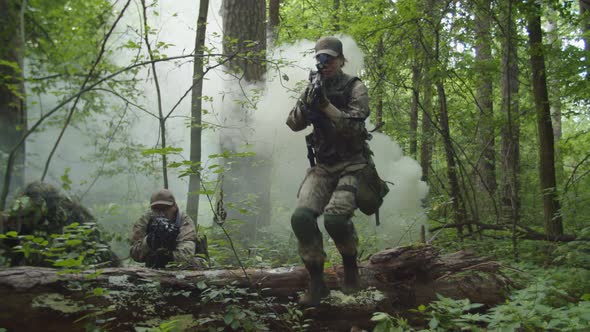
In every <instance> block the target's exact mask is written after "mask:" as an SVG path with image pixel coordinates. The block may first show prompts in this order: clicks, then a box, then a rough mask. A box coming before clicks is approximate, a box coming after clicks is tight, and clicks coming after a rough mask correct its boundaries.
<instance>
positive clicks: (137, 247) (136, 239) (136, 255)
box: [130, 211, 197, 265]
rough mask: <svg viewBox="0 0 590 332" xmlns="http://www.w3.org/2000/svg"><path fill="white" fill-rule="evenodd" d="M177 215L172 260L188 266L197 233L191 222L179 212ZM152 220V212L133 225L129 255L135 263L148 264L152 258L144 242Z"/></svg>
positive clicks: (192, 257)
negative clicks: (176, 232)
mask: <svg viewBox="0 0 590 332" xmlns="http://www.w3.org/2000/svg"><path fill="white" fill-rule="evenodd" d="M178 213H180V232H179V233H178V237H177V238H176V249H175V250H174V251H173V252H172V258H173V260H174V261H175V262H177V263H180V264H183V263H188V264H190V263H191V262H192V260H193V259H194V255H195V243H196V241H197V232H196V231H195V225H194V223H193V220H192V219H191V218H190V217H189V216H188V215H186V214H184V213H181V212H180V211H178ZM152 218H153V214H152V212H151V211H148V212H147V213H145V214H144V215H142V216H141V217H140V218H139V220H137V222H135V224H134V225H133V230H132V232H131V249H130V254H131V258H133V259H134V260H135V261H137V262H146V263H150V262H149V260H150V257H152V256H153V255H152V254H153V252H152V250H151V249H150V248H149V246H148V245H147V242H146V238H147V234H146V233H147V227H148V224H149V222H150V220H151V219H152ZM148 265H149V264H148Z"/></svg>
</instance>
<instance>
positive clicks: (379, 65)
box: [375, 36, 387, 127]
mask: <svg viewBox="0 0 590 332" xmlns="http://www.w3.org/2000/svg"><path fill="white" fill-rule="evenodd" d="M376 52H377V56H376V57H375V67H376V68H375V70H376V72H377V75H375V76H376V78H377V80H376V81H375V92H376V93H375V97H376V99H377V107H376V108H375V126H378V127H381V125H382V123H383V98H384V97H385V91H384V89H383V85H384V82H383V78H384V77H386V75H387V73H386V72H385V69H384V68H383V67H384V66H383V61H384V60H383V59H384V58H383V57H384V55H385V48H384V46H383V36H381V37H380V38H379V41H378V42H377V51H376Z"/></svg>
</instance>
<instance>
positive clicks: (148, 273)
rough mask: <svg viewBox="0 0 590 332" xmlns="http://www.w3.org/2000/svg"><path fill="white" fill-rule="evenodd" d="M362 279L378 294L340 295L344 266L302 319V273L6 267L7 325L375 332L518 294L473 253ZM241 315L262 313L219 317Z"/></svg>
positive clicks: (376, 271)
mask: <svg viewBox="0 0 590 332" xmlns="http://www.w3.org/2000/svg"><path fill="white" fill-rule="evenodd" d="M244 272H245V273H244ZM360 274H361V279H362V284H363V286H364V287H366V288H367V289H368V290H366V291H363V292H360V293H359V294H358V295H355V296H352V297H350V296H345V295H343V294H342V293H340V292H338V291H337V290H338V289H339V279H340V278H342V275H343V271H342V267H341V266H337V267H335V268H334V269H327V271H326V281H327V284H328V286H329V287H330V289H332V290H333V291H332V292H331V296H330V297H329V298H328V299H327V300H326V301H325V302H323V303H322V304H321V305H320V306H318V307H317V308H312V309H308V310H305V311H304V313H303V314H302V315H299V314H293V313H294V312H295V313H297V311H295V310H294V308H295V306H294V304H293V301H294V300H295V299H296V297H297V292H300V291H302V290H304V289H305V286H306V284H307V278H308V276H307V272H306V271H305V270H304V269H303V268H301V267H282V268H276V269H246V270H245V271H243V270H204V271H186V270H182V271H178V270H176V271H174V270H153V269H147V268H143V267H125V268H105V269H103V270H100V271H81V272H78V273H67V274H61V273H60V271H59V270H57V269H52V268H42V267H15V268H5V269H0V298H1V299H2V300H1V302H0V327H1V328H6V329H8V330H9V331H13V330H14V331H36V330H43V331H78V330H84V329H85V326H86V325H87V324H89V323H90V324H92V325H99V326H101V327H105V328H108V330H113V331H119V330H120V331H128V330H133V328H134V327H137V326H146V327H148V326H154V324H155V326H157V324H159V323H160V322H161V321H162V320H164V321H170V320H178V322H177V323H178V324H184V325H182V326H183V328H187V329H190V328H192V329H193V330H199V329H197V328H196V326H204V325H207V324H209V325H208V326H222V327H223V326H224V324H227V325H231V324H232V323H233V324H238V325H234V327H235V326H238V327H240V326H241V327H244V326H246V325H245V324H246V323H249V322H248V320H250V321H252V320H254V319H259V320H260V321H261V322H263V323H264V324H265V326H266V327H267V328H268V329H269V330H273V331H276V330H291V327H290V326H293V325H297V324H300V323H303V322H304V321H305V319H311V326H310V329H311V330H321V331H325V330H329V331H340V330H350V329H351V327H352V326H356V327H359V328H365V329H370V328H371V322H370V317H371V315H372V313H373V312H376V311H383V312H388V313H390V314H398V315H402V316H404V313H406V312H407V310H408V309H410V308H416V307H417V306H418V305H420V304H427V303H429V302H431V301H433V300H436V294H441V295H443V296H446V297H451V298H469V299H470V300H471V301H472V302H474V303H483V304H485V305H487V306H493V305H496V304H498V303H501V302H503V301H504V299H505V294H506V291H507V290H508V288H509V287H510V280H508V279H507V278H505V277H504V276H503V275H502V273H501V271H500V265H499V264H497V263H495V262H493V261H490V260H488V259H485V258H481V257H477V256H475V255H474V254H473V253H471V252H467V251H460V252H456V253H453V254H450V255H443V256H441V255H440V253H439V251H438V250H437V249H436V248H434V247H432V246H426V245H424V246H409V247H398V248H394V249H387V250H384V251H381V252H378V253H376V254H374V255H372V256H371V257H370V259H369V260H368V261H367V262H363V263H362V264H360ZM227 286H230V287H227ZM224 287H225V288H224ZM244 290H247V292H245V291H244ZM207 299H208V300H207ZM232 306H233V307H232ZM235 308H238V309H239V308H242V309H248V310H251V312H254V313H256V314H250V315H246V316H245V317H241V315H236V317H234V321H238V320H240V321H239V322H237V323H235V322H234V321H232V320H231V319H232V317H230V318H225V319H228V320H227V321H225V322H224V321H223V319H222V318H219V317H225V316H224V315H221V316H220V314H226V313H227V312H228V311H231V310H230V309H235ZM244 312H246V313H248V312H250V311H247V310H244ZM211 317H217V318H219V320H220V321H217V320H215V319H212V318H211ZM240 317H241V318H240ZM343 317H345V319H343ZM239 324H242V325H239Z"/></svg>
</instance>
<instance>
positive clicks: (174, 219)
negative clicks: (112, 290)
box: [130, 189, 206, 269]
mask: <svg viewBox="0 0 590 332" xmlns="http://www.w3.org/2000/svg"><path fill="white" fill-rule="evenodd" d="M202 243H203V242H202V241H199V239H198V238H197V232H196V230H195V225H194V223H193V220H192V219H191V217H189V216H188V215H187V214H184V213H182V212H181V211H180V209H179V208H178V205H177V204H176V199H175V198H174V195H172V192H170V190H168V189H161V190H158V191H156V192H154V193H153V194H152V197H151V199H150V210H149V211H148V212H146V213H145V214H144V215H142V216H141V217H140V218H139V220H137V222H136V223H135V224H134V225H133V230H132V232H131V250H130V252H131V258H133V259H134V260H135V261H137V262H145V265H146V266H147V267H152V268H158V269H160V268H164V267H166V265H167V264H168V263H170V262H174V263H176V265H177V266H178V267H181V268H193V269H199V268H202V267H204V266H206V261H205V260H204V259H202V258H200V257H197V256H195V252H196V251H197V245H198V244H202Z"/></svg>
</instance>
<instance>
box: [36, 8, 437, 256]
mask: <svg viewBox="0 0 590 332" xmlns="http://www.w3.org/2000/svg"><path fill="white" fill-rule="evenodd" d="M157 6H158V8H157V10H158V12H159V15H158V16H152V17H150V22H149V23H150V27H151V28H153V29H156V30H157V31H158V33H157V35H155V36H151V38H153V39H152V40H153V41H154V42H157V41H162V42H165V43H166V44H171V46H170V47H169V48H168V49H167V50H166V52H165V53H166V54H167V55H169V56H172V55H179V54H190V53H191V52H192V50H193V49H194V40H195V31H196V28H195V27H196V20H197V14H198V1H196V0H190V1H187V0H184V1H161V2H158V4H157ZM220 7H221V0H215V1H211V2H210V8H209V18H208V26H207V39H206V46H207V47H209V48H211V49H214V50H217V51H216V52H217V53H221V37H220V36H221V34H222V33H221V29H222V28H221V27H222V25H221V18H220V16H219V9H220ZM137 18H138V13H135V14H133V15H129V16H128V17H127V20H128V21H127V22H128V23H129V24H131V23H133V24H136V25H137ZM339 37H340V38H341V40H342V42H343V47H344V48H343V50H344V54H345V57H346V58H347V60H348V62H347V63H346V65H345V67H344V71H345V72H347V73H349V74H352V75H360V74H361V71H362V67H363V57H364V56H363V53H362V51H361V50H360V48H359V47H358V46H357V45H356V44H355V42H354V41H353V40H352V38H350V37H348V36H339ZM122 42H123V43H124V42H125V41H122ZM313 46H314V42H313V41H301V42H298V43H295V44H293V45H285V46H280V47H279V48H276V49H272V50H269V58H270V59H271V62H275V61H277V60H278V59H282V60H286V61H288V62H289V63H290V64H289V65H287V66H284V67H281V68H280V71H277V70H276V68H275V67H274V66H269V70H268V73H267V76H266V82H264V83H265V84H261V85H257V86H244V85H241V86H240V85H238V84H236V82H235V80H233V79H232V78H231V77H228V76H226V75H225V74H224V73H223V71H222V70H213V71H211V72H209V73H208V74H207V76H206V81H205V83H204V89H203V95H204V96H208V97H210V98H211V100H212V101H211V102H209V101H207V100H205V101H204V102H203V109H204V110H206V112H207V113H208V114H206V115H204V117H203V121H204V122H209V123H213V124H216V125H221V126H224V129H222V130H212V129H207V130H204V131H203V140H202V151H203V152H202V156H203V158H202V163H203V164H204V165H206V166H207V165H211V164H213V163H216V161H211V160H208V158H207V156H208V155H210V154H213V153H217V152H219V146H220V144H219V143H220V141H219V140H220V135H222V134H223V137H224V139H231V140H233V142H232V144H233V145H234V146H238V147H239V146H243V145H244V144H246V143H248V144H251V150H252V151H254V152H257V153H259V154H260V155H263V156H270V158H272V165H273V168H272V174H269V177H270V178H271V183H272V187H271V201H272V204H273V207H272V217H273V218H272V219H271V220H273V222H275V223H281V224H284V225H285V226H287V225H289V221H288V216H289V214H290V212H291V211H292V209H293V206H294V203H295V196H296V193H297V190H298V187H299V184H300V182H301V180H302V179H303V176H304V173H305V170H306V169H307V167H308V166H309V164H308V160H307V158H306V154H307V151H306V146H305V140H304V136H305V135H306V134H307V133H308V132H309V129H308V130H305V131H303V132H297V133H295V132H292V131H291V130H290V129H289V128H288V127H287V126H286V125H285V120H286V118H287V115H288V113H289V111H290V110H291V107H292V106H293V105H294V103H295V100H296V98H297V97H298V95H299V93H300V91H301V87H302V86H303V85H302V84H303V83H304V82H306V81H307V78H308V75H309V71H310V69H313V68H314V64H315V62H314V59H313V53H312V49H313ZM131 53H132V52H129V54H123V56H124V58H123V57H122V58H118V59H117V63H118V64H120V65H124V64H126V63H129V58H130V56H131ZM213 64H215V62H211V63H210V65H213ZM150 70H151V69H148V68H145V69H144V70H143V72H142V75H143V76H142V77H147V76H148V74H149V71H150ZM157 70H158V75H159V79H160V86H161V91H162V94H163V108H164V112H165V113H167V112H168V111H170V109H171V108H172V107H173V106H174V105H175V104H176V103H177V102H178V100H179V99H180V98H181V97H182V95H183V94H184V93H185V92H186V91H187V89H188V88H189V87H190V86H191V84H192V72H193V66H192V62H189V61H188V60H187V61H184V62H180V63H166V62H163V63H158V65H157ZM242 84H245V83H244V82H242ZM257 89H261V91H260V93H262V94H261V96H260V99H259V100H258V101H257V102H256V104H257V108H256V109H254V108H252V107H249V110H248V112H251V117H248V119H251V120H252V121H250V120H248V122H244V121H243V118H242V117H239V116H235V114H234V113H233V112H236V111H235V110H236V102H235V101H236V100H237V99H242V100H243V96H244V91H245V92H246V95H248V96H250V97H252V94H253V92H252V91H253V90H254V91H255V90H257ZM139 93H140V94H143V97H144V98H145V99H144V100H143V102H142V104H143V105H145V106H146V108H148V109H149V110H150V111H151V112H152V113H157V108H156V105H157V103H156V91H155V88H154V84H153V82H152V81H146V82H145V84H144V85H143V91H139ZM130 116H132V117H134V120H133V123H134V126H133V128H132V130H131V134H132V135H133V136H134V139H135V140H137V141H140V142H143V143H144V144H146V145H147V146H151V147H157V144H158V142H159V139H158V124H157V121H156V120H155V119H154V118H152V117H150V116H145V115H144V114H143V113H141V112H139V111H137V110H135V111H133V112H132V113H131V115H130ZM189 119H190V94H189V96H188V98H185V99H184V101H182V102H181V103H180V104H179V105H178V109H177V110H176V111H175V112H174V113H173V116H172V117H171V118H170V119H169V120H168V122H167V130H168V133H167V134H168V135H167V139H168V143H169V145H171V146H175V147H181V148H183V153H182V154H181V155H180V156H177V157H172V158H171V159H173V160H177V161H181V160H183V159H184V160H188V159H189V147H190V129H189V128H188V126H187V123H188V122H189ZM368 128H372V125H368ZM81 136H82V137H83V136H84V133H83V132H76V131H75V129H73V128H70V129H69V131H68V132H67V136H66V138H65V139H64V141H63V143H62V145H61V146H60V149H59V150H58V155H57V158H56V160H55V161H54V163H53V164H52V169H53V170H54V171H53V175H52V178H53V179H58V178H59V176H60V174H62V172H63V169H64V168H65V167H67V166H72V173H71V177H72V179H73V181H74V187H75V189H76V184H78V188H77V189H78V190H79V191H84V188H85V187H86V186H87V185H88V179H87V177H88V174H89V172H88V169H90V168H95V167H96V165H92V164H83V165H79V164H78V163H79V158H80V154H81V153H82V152H83V150H82V149H81V148H80V146H79V144H80V140H79V139H78V138H79V137H81ZM51 137H52V136H51ZM51 139H52V138H49V139H48V138H47V137H45V139H39V140H38V141H36V142H32V143H29V146H28V147H27V149H29V151H33V152H35V153H36V154H38V155H40V156H41V159H42V156H44V155H45V154H44V152H42V151H44V150H45V149H47V148H48V146H47V145H48V143H47V142H51ZM226 143H227V142H226ZM370 145H371V148H372V150H373V151H374V153H375V162H376V164H377V168H378V170H379V172H380V174H381V176H382V177H383V178H384V179H386V180H388V181H391V182H393V183H394V185H393V186H390V189H391V192H390V193H389V195H388V196H387V197H386V199H385V202H384V204H383V208H382V211H381V219H382V223H383V226H382V227H385V228H386V229H387V230H390V231H391V232H398V233H400V232H401V233H403V232H404V231H405V230H408V229H412V231H413V230H414V229H415V227H414V226H416V225H418V224H421V223H422V222H423V221H424V218H425V217H424V212H423V209H422V208H421V201H422V199H423V198H424V197H425V196H426V194H427V192H428V188H427V186H426V184H425V183H423V182H421V181H420V175H421V169H420V166H419V165H418V163H417V162H416V161H414V160H412V159H411V158H408V157H405V156H403V153H402V151H401V148H400V147H399V145H398V144H397V143H395V142H393V141H391V139H390V138H389V137H387V136H384V135H381V134H376V135H374V138H373V140H372V141H371V142H370ZM72 152H74V153H73V154H72ZM138 153H139V152H138ZM38 159H39V158H38ZM38 159H37V161H36V163H38ZM72 160H74V161H73V162H72ZM158 176H159V174H158V173H156V174H153V176H151V177H150V176H146V177H143V179H140V180H137V181H138V182H143V184H142V185H139V184H138V185H137V188H138V189H137V190H136V192H138V193H140V194H144V196H142V197H136V198H135V201H136V202H137V201H140V202H147V200H148V199H149V191H150V190H155V189H157V188H158V187H160V186H161V180H159V179H158V178H157V177H158ZM33 178H34V176H33ZM169 178H170V181H171V183H170V189H171V190H172V191H173V192H174V193H175V195H176V196H177V199H178V200H179V201H186V199H187V197H186V191H187V188H188V178H187V177H184V178H178V173H177V172H175V171H174V170H171V171H170V174H169ZM120 180H121V179H116V178H113V179H107V178H103V179H102V180H101V181H100V182H99V183H98V184H97V185H96V186H95V189H94V190H95V191H96V192H97V193H101V195H104V193H105V192H109V191H112V188H111V186H112V184H113V182H117V181H119V185H120V182H121V181H120ZM124 180H125V181H130V180H129V179H124ZM146 183H147V184H146ZM129 185H131V184H129ZM111 194H113V193H111ZM115 196H116V195H115ZM115 196H111V197H113V199H114V200H118V199H119V198H118V197H116V198H115ZM120 202H121V203H124V201H120ZM181 205H183V206H186V205H184V204H181ZM200 207H201V208H200V214H199V223H202V224H208V223H209V222H210V221H211V220H212V218H211V215H212V213H211V211H210V209H209V204H208V200H207V198H206V197H204V196H202V197H201V204H200ZM380 232H381V231H380ZM402 236H403V234H400V238H401V237H402ZM412 239H415V237H413V235H412ZM390 245H395V244H390Z"/></svg>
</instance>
